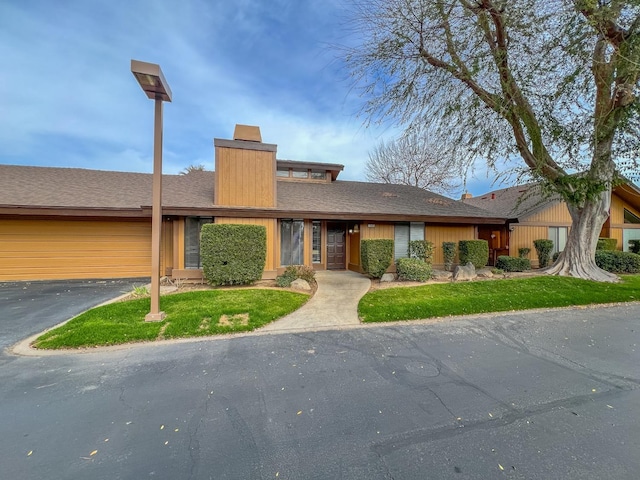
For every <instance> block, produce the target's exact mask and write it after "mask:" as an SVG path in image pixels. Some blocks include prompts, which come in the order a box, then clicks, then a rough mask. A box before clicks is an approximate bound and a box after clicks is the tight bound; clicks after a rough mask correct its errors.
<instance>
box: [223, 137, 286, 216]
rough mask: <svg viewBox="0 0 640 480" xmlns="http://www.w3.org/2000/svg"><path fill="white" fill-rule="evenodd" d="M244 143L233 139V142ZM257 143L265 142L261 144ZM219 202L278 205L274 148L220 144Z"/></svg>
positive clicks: (234, 204) (242, 204)
mask: <svg viewBox="0 0 640 480" xmlns="http://www.w3.org/2000/svg"><path fill="white" fill-rule="evenodd" d="M241 143H244V142H229V144H230V145H234V144H241ZM257 145H262V144H260V143H257ZM215 150H216V167H215V168H216V175H215V199H214V201H215V204H216V205H228V206H241V207H275V206H276V202H277V196H276V154H275V150H274V151H264V150H257V149H255V150H254V149H244V148H233V147H227V146H216V148H215Z"/></svg>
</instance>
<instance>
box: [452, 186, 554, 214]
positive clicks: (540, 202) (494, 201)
mask: <svg viewBox="0 0 640 480" xmlns="http://www.w3.org/2000/svg"><path fill="white" fill-rule="evenodd" d="M560 201H561V200H560V198H559V197H557V196H556V197H545V196H544V195H543V194H542V190H541V188H540V184H538V183H528V184H525V185H516V186H515V187H508V188H502V189H500V190H494V191H492V192H488V193H485V194H484V195H480V196H478V197H471V198H466V199H464V200H463V202H464V203H466V204H467V205H473V206H475V207H478V208H482V209H484V210H487V211H489V212H492V213H493V214H495V215H499V216H501V217H506V218H509V219H522V218H525V217H528V216H530V215H533V214H534V213H537V212H539V211H541V210H544V209H545V208H547V207H548V206H550V205H552V204H555V203H557V202H560Z"/></svg>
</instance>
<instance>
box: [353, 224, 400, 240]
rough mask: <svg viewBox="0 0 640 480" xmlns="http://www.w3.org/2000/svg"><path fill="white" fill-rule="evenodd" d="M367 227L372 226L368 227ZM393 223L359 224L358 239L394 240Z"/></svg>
mask: <svg viewBox="0 0 640 480" xmlns="http://www.w3.org/2000/svg"><path fill="white" fill-rule="evenodd" d="M369 225H373V227H370V226H369ZM394 231H395V230H394V225H393V223H362V224H360V238H361V239H362V240H369V239H374V238H390V239H391V240H393V238H394Z"/></svg>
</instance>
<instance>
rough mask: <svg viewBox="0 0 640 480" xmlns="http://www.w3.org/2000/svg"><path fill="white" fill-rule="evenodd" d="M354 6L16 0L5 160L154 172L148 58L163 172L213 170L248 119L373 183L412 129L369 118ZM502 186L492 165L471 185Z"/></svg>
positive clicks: (0, 77) (0, 83) (5, 101)
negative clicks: (167, 93)
mask: <svg viewBox="0 0 640 480" xmlns="http://www.w3.org/2000/svg"><path fill="white" fill-rule="evenodd" d="M346 15H347V11H346V6H345V3H344V0H180V1H173V0H162V1H158V0H111V1H97V0H56V1H55V2H52V1H50V0H3V1H2V2H0V59H2V61H1V63H0V65H1V66H0V163H2V164H9V165H37V166H55V167H80V168H90V169H98V170H116V171H133V172H147V173H150V172H151V171H152V163H153V161H152V158H153V102H152V101H150V100H149V99H147V97H146V96H145V94H144V93H143V92H142V90H141V88H140V86H139V85H138V83H137V81H136V80H135V78H134V77H133V75H132V74H131V71H130V62H131V59H136V60H142V61H145V62H151V63H157V64H159V65H160V66H161V68H162V71H163V73H164V76H165V78H166V80H167V82H168V84H169V86H170V88H171V90H172V93H173V101H172V102H171V103H165V105H164V132H163V137H164V150H163V172H164V173H168V174H176V173H179V172H180V171H181V170H183V169H185V168H186V167H188V166H189V165H204V167H205V168H206V169H207V170H213V162H214V159H213V155H214V149H213V139H214V138H224V139H230V138H232V136H233V129H234V126H235V124H247V125H258V126H259V127H260V129H261V132H262V139H263V142H265V143H272V144H276V145H277V146H278V153H277V157H278V158H279V159H283V160H301V161H312V162H326V163H339V164H343V165H344V166H345V168H344V171H343V172H342V173H341V174H340V179H342V180H357V181H365V164H366V161H367V159H368V153H369V152H370V151H372V150H373V148H374V147H375V146H376V145H377V144H378V143H379V142H380V141H382V140H384V141H389V140H391V139H393V138H394V137H396V136H397V135H398V134H399V133H400V132H401V128H400V127H399V126H394V125H373V126H365V120H366V119H365V118H363V117H360V116H358V112H359V110H360V108H361V107H362V105H363V102H364V100H363V98H361V97H360V96H359V95H358V92H357V91H355V90H354V89H353V86H352V83H351V82H350V80H349V76H348V72H347V71H346V70H345V69H344V67H343V65H342V64H341V62H340V60H339V51H338V50H337V49H336V48H335V45H345V44H349V42H351V41H353V40H352V38H351V37H350V36H349V34H348V27H347V20H346ZM492 182H493V175H491V174H486V173H484V169H483V168H482V166H481V165H480V164H479V168H477V169H476V174H475V177H471V178H469V179H468V182H467V190H468V191H469V192H471V193H473V194H474V195H478V194H481V193H484V192H486V191H488V190H491V189H492V188H499V187H500V185H493V186H492ZM459 193H460V192H453V193H452V195H459Z"/></svg>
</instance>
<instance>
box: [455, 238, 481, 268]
mask: <svg viewBox="0 0 640 480" xmlns="http://www.w3.org/2000/svg"><path fill="white" fill-rule="evenodd" d="M458 250H459V256H460V265H466V264H467V263H469V262H471V263H473V266H474V267H476V268H482V267H484V266H485V265H486V264H487V262H489V242H487V241H486V240H460V241H459V242H458Z"/></svg>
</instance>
